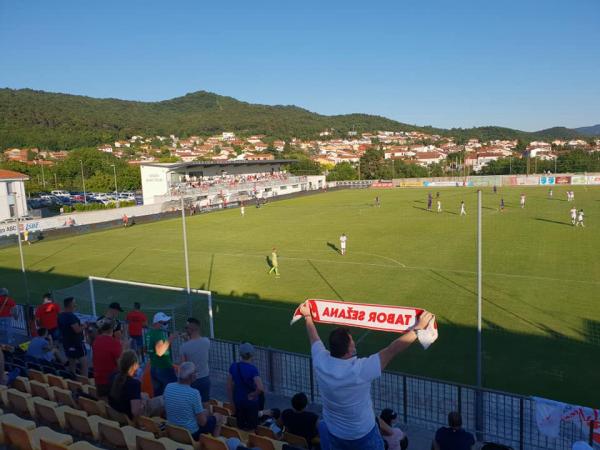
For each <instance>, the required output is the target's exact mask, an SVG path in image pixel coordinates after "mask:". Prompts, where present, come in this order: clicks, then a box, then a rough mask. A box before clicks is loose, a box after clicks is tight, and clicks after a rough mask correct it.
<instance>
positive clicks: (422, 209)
mask: <svg viewBox="0 0 600 450" xmlns="http://www.w3.org/2000/svg"><path fill="white" fill-rule="evenodd" d="M413 208H415V209H420V210H421V211H427V212H431V210H430V209H427V208H421V207H420V206H415V205H413Z"/></svg>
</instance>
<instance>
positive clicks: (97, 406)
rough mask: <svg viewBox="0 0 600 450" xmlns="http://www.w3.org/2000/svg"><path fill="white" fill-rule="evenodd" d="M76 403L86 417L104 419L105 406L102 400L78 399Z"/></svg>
mask: <svg viewBox="0 0 600 450" xmlns="http://www.w3.org/2000/svg"><path fill="white" fill-rule="evenodd" d="M78 401H79V407H80V408H81V409H83V410H84V411H85V412H86V413H87V414H88V416H100V417H106V404H105V403H104V402H103V401H102V400H92V399H89V398H86V397H79V399H78Z"/></svg>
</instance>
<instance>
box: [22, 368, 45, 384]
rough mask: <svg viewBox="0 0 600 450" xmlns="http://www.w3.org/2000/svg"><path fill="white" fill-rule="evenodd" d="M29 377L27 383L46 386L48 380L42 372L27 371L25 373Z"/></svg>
mask: <svg viewBox="0 0 600 450" xmlns="http://www.w3.org/2000/svg"><path fill="white" fill-rule="evenodd" d="M27 374H28V375H29V381H30V382H31V381H37V382H38V383H43V384H48V379H47V378H46V374H45V373H44V372H40V371H39V370H33V369H29V370H28V371H27Z"/></svg>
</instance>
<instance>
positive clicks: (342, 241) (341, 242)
mask: <svg viewBox="0 0 600 450" xmlns="http://www.w3.org/2000/svg"><path fill="white" fill-rule="evenodd" d="M347 239H348V238H347V237H346V236H340V245H341V246H342V247H345V246H346V240H347Z"/></svg>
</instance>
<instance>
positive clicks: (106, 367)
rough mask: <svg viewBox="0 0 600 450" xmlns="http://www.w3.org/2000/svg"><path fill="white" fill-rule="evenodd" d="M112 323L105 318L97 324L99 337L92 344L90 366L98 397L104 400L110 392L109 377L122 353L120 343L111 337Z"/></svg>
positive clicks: (115, 368)
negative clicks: (91, 365) (92, 368)
mask: <svg viewBox="0 0 600 450" xmlns="http://www.w3.org/2000/svg"><path fill="white" fill-rule="evenodd" d="M113 328H114V323H113V320H112V319H108V318H105V319H104V320H102V322H101V323H100V324H99V330H98V331H99V333H100V334H99V335H98V337H97V338H96V339H94V343H93V344H92V353H93V357H92V364H93V367H94V378H95V380H96V389H97V393H98V397H100V398H106V397H108V393H109V392H110V376H111V375H112V373H113V372H115V371H116V370H117V361H118V360H119V358H120V356H121V353H122V352H123V346H122V344H121V341H119V340H118V339H116V338H115V337H113Z"/></svg>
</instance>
